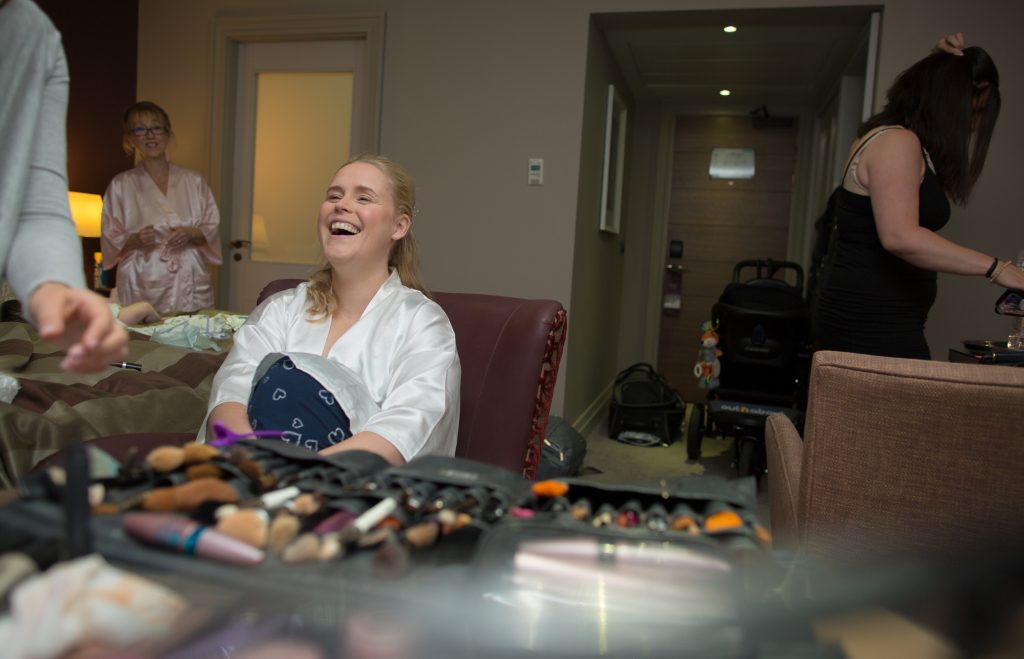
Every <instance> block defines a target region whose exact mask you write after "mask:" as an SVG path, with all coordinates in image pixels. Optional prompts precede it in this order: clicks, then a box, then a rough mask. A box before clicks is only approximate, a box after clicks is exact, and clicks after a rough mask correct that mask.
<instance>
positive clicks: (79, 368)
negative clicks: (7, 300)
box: [28, 282, 128, 373]
mask: <svg viewBox="0 0 1024 659" xmlns="http://www.w3.org/2000/svg"><path fill="white" fill-rule="evenodd" d="M28 308H29V312H30V313H31V315H32V318H33V320H34V321H35V323H36V327H38V328H39V336H40V337H41V338H43V339H45V340H46V341H52V342H54V343H56V344H57V345H59V346H60V347H61V348H63V349H64V350H65V352H66V353H67V356H66V357H65V358H64V360H63V361H61V363H60V367H61V368H63V369H64V370H65V371H71V372H73V373H94V372H96V371H100V370H102V369H104V368H106V367H107V366H108V365H109V364H110V362H114V361H121V360H123V359H124V358H125V357H126V356H127V355H128V333H127V332H125V331H124V328H122V327H121V326H120V325H118V324H117V322H115V321H114V314H112V313H110V307H109V306H107V301H106V300H105V299H104V298H102V297H100V296H99V295H96V294H95V293H93V292H92V291H87V290H85V289H81V288H71V287H69V286H65V285H64V284H57V283H53V282H48V283H45V284H41V285H40V286H39V287H38V288H36V289H35V290H34V291H32V294H31V295H30V296H29V298H28Z"/></svg>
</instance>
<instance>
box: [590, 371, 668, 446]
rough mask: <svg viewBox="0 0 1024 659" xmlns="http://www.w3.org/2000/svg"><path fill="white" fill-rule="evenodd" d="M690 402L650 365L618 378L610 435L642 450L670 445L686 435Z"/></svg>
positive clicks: (611, 407) (610, 410)
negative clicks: (686, 417)
mask: <svg viewBox="0 0 1024 659" xmlns="http://www.w3.org/2000/svg"><path fill="white" fill-rule="evenodd" d="M685 414H686V402H685V401H683V398H682V396H680V395H679V392H678V391H676V390H675V389H673V388H672V387H670V386H669V384H668V380H666V379H665V376H663V375H661V374H660V373H658V372H657V371H656V370H654V367H653V366H651V365H650V364H646V363H643V362H641V363H637V364H633V365H632V366H630V367H629V368H627V369H625V370H623V371H621V372H620V373H619V374H618V375H616V376H615V386H614V388H613V389H612V402H611V405H610V409H609V410H608V435H609V436H610V437H611V438H612V439H617V440H619V441H620V442H626V443H628V444H637V445H640V446H655V445H657V444H663V445H668V444H671V443H672V442H674V441H676V440H677V439H679V437H680V435H681V434H682V427H683V417H684V415H685Z"/></svg>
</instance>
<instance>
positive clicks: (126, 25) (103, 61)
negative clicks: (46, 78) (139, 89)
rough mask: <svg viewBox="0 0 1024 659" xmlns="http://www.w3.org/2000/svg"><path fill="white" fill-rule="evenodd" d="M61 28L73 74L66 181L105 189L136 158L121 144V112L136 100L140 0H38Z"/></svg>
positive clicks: (96, 190) (80, 187) (90, 188)
mask: <svg viewBox="0 0 1024 659" xmlns="http://www.w3.org/2000/svg"><path fill="white" fill-rule="evenodd" d="M37 4H38V5H39V7H40V9H42V10H43V11H44V12H46V14H47V15H48V16H49V17H50V20H51V21H53V24H54V25H55V26H56V27H57V29H58V30H60V32H61V37H62V40H63V43H64V53H65V55H67V59H68V69H69V71H70V74H71V91H70V95H69V98H68V124H67V126H68V187H70V188H71V189H72V190H76V191H78V192H92V193H96V194H102V193H103V191H104V190H105V189H106V187H107V184H108V183H109V182H110V179H111V178H113V176H114V175H115V174H117V173H118V172H120V171H121V170H124V169H127V168H128V167H131V166H132V162H131V161H130V160H129V159H128V158H127V157H126V156H125V155H124V152H123V151H122V150H121V115H122V114H123V113H124V110H125V108H127V107H128V106H129V105H131V104H132V103H134V102H135V78H136V75H135V72H136V62H137V59H138V56H137V53H138V44H137V40H138V36H137V35H138V33H139V6H138V0H104V2H80V1H79V2H68V1H67V0H37Z"/></svg>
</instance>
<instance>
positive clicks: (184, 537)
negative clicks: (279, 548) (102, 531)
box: [121, 512, 264, 565]
mask: <svg viewBox="0 0 1024 659" xmlns="http://www.w3.org/2000/svg"><path fill="white" fill-rule="evenodd" d="M121 526H122V528H124V530H125V532H127V533H128V534H129V535H132V536H134V537H136V538H138V539H139V540H141V541H143V542H146V543H148V544H151V545H157V546H160V547H169V548H171V549H174V550H175V551H179V552H181V553H183V554H188V555H190V556H200V557H202V558H212V559H213V560H216V561H222V562H224V563H234V564H236V565H256V564H257V563H262V562H263V558H264V554H263V552H262V551H261V550H259V549H256V548H255V547H252V546H250V545H247V544H246V543H244V542H242V541H241V540H237V539H235V538H232V537H231V536H229V535H225V534H223V533H221V532H220V531H217V530H216V529H213V528H211V527H208V526H203V525H202V524H200V523H199V522H196V521H195V520H192V519H189V518H187V517H182V516H181V515H175V514H173V513H140V512H134V513H127V514H125V516H124V518H123V519H122V520H121Z"/></svg>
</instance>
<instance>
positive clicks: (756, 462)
mask: <svg viewBox="0 0 1024 659" xmlns="http://www.w3.org/2000/svg"><path fill="white" fill-rule="evenodd" d="M758 453H759V451H758V441H757V440H756V439H754V438H752V437H737V438H736V473H737V474H739V475H740V476H760V475H761V470H762V468H763V467H762V461H761V458H760V456H759V455H758Z"/></svg>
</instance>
